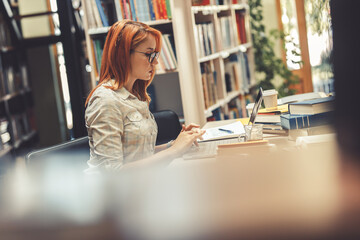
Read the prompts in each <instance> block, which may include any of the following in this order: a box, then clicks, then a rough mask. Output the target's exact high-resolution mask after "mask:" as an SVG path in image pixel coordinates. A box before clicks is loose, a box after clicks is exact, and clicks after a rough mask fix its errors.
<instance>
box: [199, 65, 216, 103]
mask: <svg viewBox="0 0 360 240" xmlns="http://www.w3.org/2000/svg"><path fill="white" fill-rule="evenodd" d="M200 71H201V81H202V86H203V92H204V103H205V109H206V108H209V107H210V106H212V105H214V104H216V103H217V101H218V100H219V97H218V96H219V95H220V93H218V91H219V88H218V87H217V74H218V73H217V71H216V70H215V67H214V63H213V61H209V62H204V63H201V64H200Z"/></svg>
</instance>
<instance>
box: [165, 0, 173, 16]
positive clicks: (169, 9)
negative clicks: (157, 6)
mask: <svg viewBox="0 0 360 240" xmlns="http://www.w3.org/2000/svg"><path fill="white" fill-rule="evenodd" d="M165 2H166V13H167V18H168V19H172V15H171V6H170V0H165Z"/></svg>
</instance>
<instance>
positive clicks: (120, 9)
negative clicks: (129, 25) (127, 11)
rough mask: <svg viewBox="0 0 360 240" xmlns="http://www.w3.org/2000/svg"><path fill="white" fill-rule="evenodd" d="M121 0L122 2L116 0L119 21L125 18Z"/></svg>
mask: <svg viewBox="0 0 360 240" xmlns="http://www.w3.org/2000/svg"><path fill="white" fill-rule="evenodd" d="M85 2H86V1H85ZM120 2H121V0H115V11H116V18H117V21H120V20H123V19H124V16H123V11H122V6H121V3H120Z"/></svg>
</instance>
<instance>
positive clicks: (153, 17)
mask: <svg viewBox="0 0 360 240" xmlns="http://www.w3.org/2000/svg"><path fill="white" fill-rule="evenodd" d="M96 2H98V3H102V5H101V6H102V9H99V5H94V4H93V3H96ZM105 2H106V3H105ZM149 3H151V5H149ZM160 3H161V4H160ZM164 3H165V5H164ZM155 4H156V5H155ZM82 6H83V10H84V13H85V14H84V30H85V38H86V45H87V55H88V58H89V64H90V66H91V68H89V69H90V70H91V71H90V75H91V83H90V86H91V88H94V87H95V86H96V85H97V83H98V81H99V70H100V62H101V55H102V48H103V45H104V43H105V38H106V35H107V33H108V31H109V29H110V26H111V25H112V24H113V23H115V22H116V21H118V20H121V19H132V20H138V21H141V22H144V23H146V24H148V25H150V26H152V27H153V28H155V29H158V30H159V31H160V32H161V33H162V34H163V41H162V42H163V44H162V51H161V54H160V57H159V60H158V62H159V64H158V65H157V66H156V75H155V77H154V80H153V82H152V85H153V87H152V88H149V89H148V90H149V93H150V95H151V98H152V100H153V105H154V104H155V107H153V108H151V110H152V111H158V110H164V109H171V110H173V111H175V112H176V113H177V114H178V115H179V116H180V117H183V110H182V105H181V102H182V101H181V93H180V86H179V81H180V80H179V74H178V67H177V60H176V53H175V46H176V44H177V42H176V41H174V39H173V21H172V17H171V6H170V0H163V1H152V0H129V1H125V0H124V1H123V0H107V1H103V0H82ZM156 9H157V10H156ZM102 11H103V13H104V14H105V15H103V17H105V18H106V20H107V21H105V22H104V21H102V20H101V19H100V20H101V21H99V19H97V18H99V16H100V15H101V14H102V13H101V12H102ZM125 11H127V13H126V12H125ZM156 11H157V13H156ZM98 12H99V13H100V15H99V16H96V15H98ZM111 12H112V14H111ZM165 13H166V14H165ZM96 19H97V20H96ZM104 23H105V24H104ZM166 78H170V79H169V81H165V80H166ZM151 91H152V92H151ZM168 94H169V96H168V97H165V96H167V95H168ZM179 103H180V104H179ZM151 106H152V105H151Z"/></svg>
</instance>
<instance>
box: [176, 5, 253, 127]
mask: <svg viewBox="0 0 360 240" xmlns="http://www.w3.org/2000/svg"><path fill="white" fill-rule="evenodd" d="M192 2H194V1H191V0H185V1H176V0H173V1H172V4H173V25H174V37H175V41H176V42H177V43H178V44H177V45H176V47H177V52H178V62H179V69H178V71H179V75H180V80H181V93H182V100H183V107H184V116H185V120H186V122H188V123H190V122H196V123H199V124H200V125H203V124H205V123H206V121H210V120H221V119H226V118H232V117H246V116H247V113H246V109H245V106H246V101H248V98H249V95H250V94H249V90H250V89H251V88H252V87H253V86H255V85H256V81H255V78H254V75H255V74H254V69H255V65H254V64H255V63H254V57H253V50H252V43H251V37H250V24H249V6H248V4H247V3H246V1H240V0H239V1H233V0H232V1H223V3H224V4H223V5H217V4H216V3H217V2H218V1H216V0H209V1H203V2H204V4H206V5H204V6H192ZM196 2H197V4H201V2H202V1H196ZM184 32H186V33H187V34H186V36H184V34H182V33H184ZM180 49H181V51H180ZM190 88H191V89H190Z"/></svg>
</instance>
